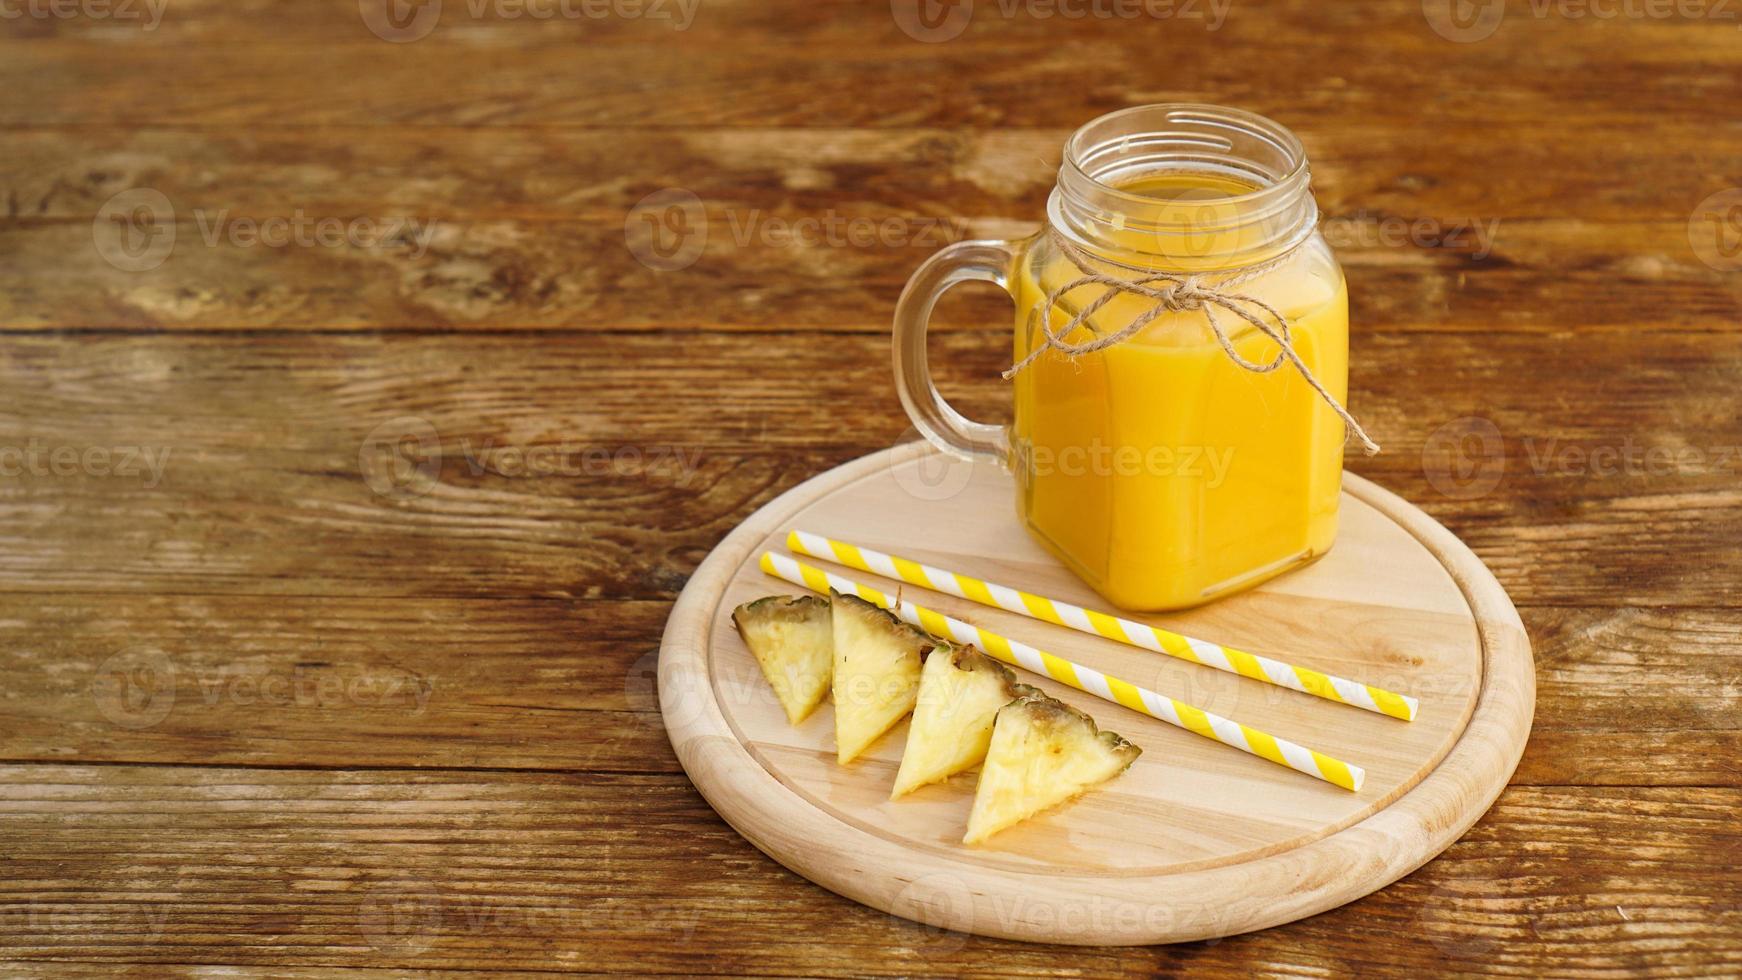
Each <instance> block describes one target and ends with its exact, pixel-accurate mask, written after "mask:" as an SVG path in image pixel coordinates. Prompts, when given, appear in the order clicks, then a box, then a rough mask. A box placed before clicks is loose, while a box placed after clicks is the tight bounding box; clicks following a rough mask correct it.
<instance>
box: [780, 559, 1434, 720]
mask: <svg viewBox="0 0 1742 980" xmlns="http://www.w3.org/2000/svg"><path fill="white" fill-rule="evenodd" d="M786 546H787V547H788V548H791V549H792V550H793V551H795V552H798V553H799V554H802V555H810V556H812V557H815V558H824V559H828V560H830V561H837V562H840V563H841V564H843V565H846V566H848V567H850V568H857V569H859V570H860V571H864V572H870V573H872V574H873V575H882V576H885V577H887V578H894V579H900V580H901V581H903V582H907V583H909V584H911V585H917V586H919V587H920V588H924V589H936V590H937V591H939V592H947V593H949V594H950V595H953V596H956V597H958V598H962V599H968V600H971V601H973V602H978V603H980V604H981V605H983V606H992V607H994V608H996V609H1003V610H1006V611H1008V612H1013V613H1018V614H1020V615H1023V616H1027V617H1029V618H1030V619H1039V620H1042V621H1044V622H1048V623H1056V624H1057V625H1059V626H1068V627H1070V628H1071V629H1074V630H1077V631H1079V632H1082V633H1091V634H1094V635H1095V636H1104V637H1106V638H1107V639H1109V640H1117V641H1119V642H1120V643H1128V644H1130V645H1132V646H1135V647H1142V648H1143V649H1145V650H1153V651H1155V652H1156V653H1165V654H1167V655H1168V656H1170V657H1178V658H1179V659H1181V660H1184V661H1187V662H1190V663H1194V664H1203V665H1204V666H1205V667H1214V668H1215V669H1217V670H1222V671H1227V672H1228V673H1230V674H1238V675H1240V676H1241V677H1250V678H1251V679H1253V680H1255V681H1261V682H1263V683H1265V684H1274V685H1276V686H1277V687H1286V688H1288V689H1289V690H1292V691H1300V692H1302V693H1304V694H1311V695H1314V696H1315V697H1321V698H1324V699H1326V700H1328V701H1337V702H1340V703H1342V704H1352V705H1354V706H1355V707H1357V708H1365V709H1367V710H1368V711H1373V712H1377V713H1379V714H1382V715H1390V716H1391V717H1393V718H1401V719H1403V720H1404V721H1414V720H1415V713H1416V709H1417V708H1418V707H1419V703H1418V702H1417V701H1416V699H1415V698H1412V697H1409V696H1408V695H1404V694H1396V693H1394V692H1391V691H1387V690H1386V689H1384V688H1382V687H1374V686H1372V685H1371V684H1362V683H1361V682H1359V681H1352V680H1349V679H1347V678H1343V677H1337V676H1335V675H1332V674H1322V673H1320V672H1318V671H1316V670H1310V669H1308V668H1306V667H1296V666H1295V665H1293V664H1290V663H1285V662H1283V661H1281V660H1273V659H1271V658H1270V657H1261V656H1259V655H1257V654H1255V653H1247V652H1245V651H1244V650H1236V649H1234V648H1233V647H1225V646H1222V645H1220V644H1217V643H1210V642H1208V641H1206V640H1199V639H1194V638H1192V637H1189V636H1183V635H1181V634H1179V633H1172V632H1169V631H1167V630H1164V629H1160V628H1158V627H1154V626H1148V625H1145V624H1143V623H1139V622H1135V621H1133V620H1129V619H1124V618H1122V617H1119V616H1113V615H1110V614H1108V613H1102V612H1095V611H1094V610H1093V609H1084V608H1082V607H1081V606H1073V605H1071V604H1070V603H1068V602H1061V601H1059V600H1057V599H1048V598H1046V597H1045V596H1038V595H1034V594H1033V593H1029V592H1023V591H1021V590H1020V589H1012V588H1009V587H1007V586H1003V585H995V584H993V583H991V582H982V581H981V580H979V579H977V578H971V577H969V576H967V575H963V574H961V573H959V572H951V571H946V570H944V569H941V568H933V567H932V566H930V565H922V564H920V563H919V562H916V561H910V560H908V559H906V558H898V557H895V556H893V555H886V554H884V553H883V552H881V551H873V550H872V549H870V548H865V547H860V546H857V545H851V544H847V543H846V542H844V541H836V540H834V539H833V538H825V537H823V536H822V535H820V534H811V533H809V532H808V531H793V532H792V533H790V534H788V535H787V536H786Z"/></svg>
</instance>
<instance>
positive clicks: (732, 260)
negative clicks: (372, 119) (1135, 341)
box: [0, 123, 1742, 333]
mask: <svg viewBox="0 0 1742 980" xmlns="http://www.w3.org/2000/svg"><path fill="white" fill-rule="evenodd" d="M1658 129H1659V130H1660V133H1659V138H1660V139H1661V140H1663V141H1665V142H1667V143H1669V144H1670V145H1678V146H1687V147H1689V148H1690V151H1689V153H1687V154H1686V155H1684V156H1681V157H1677V158H1676V159H1679V160H1685V161H1686V163H1685V164H1684V165H1681V166H1669V167H1655V168H1654V176H1653V179H1652V181H1651V182H1650V187H1651V190H1649V191H1640V190H1637V189H1635V187H1634V186H1633V185H1632V184H1630V183H1628V182H1626V181H1623V180H1618V179H1617V175H1623V174H1628V173H1637V172H1640V171H1641V170H1643V169H1645V168H1647V167H1649V166H1652V163H1651V161H1652V160H1653V159H1655V158H1656V155H1657V147H1656V146H1655V145H1654V146H1653V149H1652V150H1651V151H1650V154H1651V155H1648V152H1647V151H1646V150H1645V149H1643V148H1641V146H1640V145H1639V144H1638V143H1637V142H1636V141H1635V140H1633V139H1631V138H1630V136H1629V134H1627V133H1625V132H1623V131H1622V130H1621V129H1619V128H1618V127H1613V126H1607V127H1606V126H1601V125H1596V126H1586V127H1583V128H1580V129H1577V130H1571V131H1569V132H1568V133H1567V134H1566V141H1563V142H1557V143H1555V144H1554V145H1553V147H1550V146H1547V145H1545V144H1540V143H1536V142H1530V141H1525V142H1521V143H1519V144H1516V148H1513V149H1510V150H1506V151H1502V152H1501V153H1500V154H1499V155H1498V158H1497V159H1484V158H1493V157H1495V156H1496V154H1494V153H1493V152H1492V151H1491V150H1489V149H1488V148H1486V147H1483V148H1481V149H1477V148H1476V146H1475V144H1471V143H1469V142H1468V141H1464V140H1462V139H1459V138H1457V137H1456V136H1455V135H1446V136H1443V137H1439V138H1437V139H1413V138H1407V137H1406V136H1404V135H1403V134H1401V133H1399V132H1398V131H1396V130H1394V129H1387V128H1384V127H1379V126H1375V125H1373V124H1370V123H1369V124H1362V125H1356V126H1351V127H1347V128H1346V129H1345V128H1344V127H1341V126H1335V127H1322V128H1321V127H1319V126H1316V125H1315V126H1314V127H1313V128H1312V129H1308V130H1306V131H1305V132H1304V133H1303V137H1304V138H1305V139H1306V140H1307V141H1308V143H1309V145H1311V146H1312V147H1313V151H1314V153H1315V173H1316V174H1317V181H1318V193H1319V197H1320V200H1321V204H1322V206H1323V208H1324V209H1325V212H1326V222H1325V226H1324V230H1325V233H1326V235H1327V237H1328V238H1329V239H1330V240H1331V241H1332V242H1333V244H1334V245H1335V246H1336V247H1337V248H1338V251H1339V254H1340V256H1341V258H1342V260H1343V262H1344V264H1345V266H1346V267H1347V271H1348V274H1349V278H1350V285H1351V296H1352V302H1353V304H1354V305H1353V314H1354V318H1355V323H1356V324H1357V328H1359V326H1360V325H1364V324H1373V325H1381V326H1383V327H1384V328H1385V329H1387V330H1398V331H1429V330H1437V331H1469V330H1492V329H1504V330H1509V331H1539V332H1552V331H1554V330H1557V329H1561V328H1563V327H1564V325H1565V324H1567V323H1577V324H1580V325H1582V326H1584V327H1585V328H1587V329H1600V330H1604V331H1625V332H1629V333H1631V332H1635V331H1638V330H1672V329H1698V330H1733V329H1735V324H1736V323H1737V322H1738V321H1739V319H1742V318H1739V317H1738V315H1737V314H1738V311H1739V310H1742V288H1739V287H1738V286H1737V283H1736V279H1735V277H1734V276H1733V275H1728V274H1726V272H1727V270H1724V269H1719V268H1712V267H1710V266H1708V265H1706V264H1704V263H1703V262H1702V261H1701V260H1700V258H1699V255H1698V254H1697V253H1696V252H1695V251H1694V246H1693V243H1692V241H1691V240H1690V237H1689V224H1688V221H1689V216H1690V214H1691V213H1692V212H1693V210H1694V209H1695V207H1696V205H1697V204H1698V202H1699V201H1701V200H1702V199H1703V198H1704V197H1706V196H1707V195H1708V194H1711V193H1713V192H1715V191H1717V190H1719V189H1720V188H1722V187H1723V186H1724V182H1723V181H1722V180H1721V179H1714V177H1713V175H1712V174H1711V173H1710V172H1709V168H1708V167H1706V166H1705V165H1704V164H1703V163H1701V162H1699V161H1702V160H1703V159H1704V157H1703V156H1702V155H1701V154H1700V153H1698V152H1695V151H1694V150H1693V149H1692V148H1694V147H1704V146H1708V145H1710V141H1711V139H1712V132H1711V128H1710V127H1709V126H1705V125H1701V126H1697V127H1696V126H1686V125H1683V126H1679V127H1677V126H1659V127H1658ZM1063 138H1064V131H1062V130H1038V131H1018V132H1015V133H1007V132H985V131H970V132H966V133H963V132H951V131H947V130H935V129H920V130H895V131H888V132H874V131H867V130H841V129H831V130H824V131H820V132H811V131H802V132H799V133H796V134H795V133H793V132H791V131H782V130H770V129H758V130H746V131H735V130H724V129H714V130H707V131H702V132H699V133H698V132H692V131H688V130H685V131H678V132H673V131H660V132H645V131H633V130H612V131H583V132H567V133H555V134H547V133H543V132H535V131H520V130H514V131H507V132H503V133H496V132H480V131H476V130H467V129H452V128H446V129H438V130H433V131H426V130H421V129H411V128H404V127H401V128H397V129H393V130H389V131H388V132H387V133H385V134H383V135H382V136H381V137H380V138H376V139H371V140H366V141H358V140H356V139H355V138H354V135H353V133H352V132H351V131H349V130H345V129H321V130H314V131H312V132H305V131H291V132H284V131H277V132H269V133H265V134H260V133H256V132H247V133H233V132H228V131H217V132H213V131H203V130H197V131H182V130H171V131H161V130H160V131H145V132H140V131H137V130H134V129H127V130H117V129H113V128H110V129H96V130H84V129H80V130H77V131H73V132H68V131H65V130H48V131H27V132H24V133H21V134H17V135H16V136H15V137H14V139H16V145H17V146H18V150H17V152H16V153H15V154H13V155H12V156H11V157H10V158H9V159H8V160H7V162H6V163H5V164H4V165H3V166H4V167H5V172H4V176H3V177H0V196H3V197H4V198H5V200H6V208H7V216H6V218H5V219H3V220H0V246H3V247H7V248H9V249H10V250H12V251H14V252H15V253H16V258H15V261H13V262H9V263H7V264H6V266H5V267H4V268H0V325H5V326H8V327H14V328H37V329H40V328H45V327H57V326H65V325H78V326H120V327H164V328H175V329H199V330H222V329H231V328H250V329H259V328H263V327H271V328H294V329H310V330H334V331H354V330H361V329H379V328H406V327H411V328H429V327H441V328H452V327H464V328H467V329H492V330H523V329H543V328H557V327H560V328H574V329H602V328H607V327H609V328H614V329H624V328H644V329H686V330H687V329H694V328H697V327H706V328H729V329H748V330H760V329H768V328H770V327H771V326H782V327H792V326H804V327H806V328H808V329H825V330H831V331H834V330H840V331H854V332H875V331H882V330H886V329H887V325H888V321H889V315H890V311H891V309H892V308H893V305H894V302H895V297H896V296H897V295H898V294H899V292H900V289H901V286H902V284H903V283H904V282H905V280H906V278H907V276H908V275H909V273H911V271H912V270H913V269H914V267H916V266H917V265H918V264H919V262H920V261H921V260H923V258H924V257H925V256H926V255H928V254H930V253H931V252H933V251H935V250H936V249H937V248H939V247H941V246H942V245H944V244H946V243H948V242H951V241H957V240H961V239H962V238H966V237H1008V236H1022V235H1026V234H1028V233H1029V232H1030V231H1032V230H1033V229H1034V228H1035V227H1037V226H1038V223H1039V221H1040V219H1041V218H1042V216H1043V214H1044V211H1045V196H1046V194H1047V192H1048V190H1049V189H1050V186H1051V181H1052V174H1053V173H1054V171H1055V169H1056V166H1057V156H1058V152H1059V147H1060V144H1061V142H1062V140H1063ZM1569 144H1576V146H1577V152H1579V153H1582V154H1584V155H1586V156H1587V157H1588V158H1589V159H1590V165H1589V166H1588V167H1581V168H1574V169H1567V168H1556V167H1555V166H1554V159H1555V158H1558V157H1559V156H1560V155H1562V154H1564V153H1566V152H1569ZM1321 150H1322V151H1323V152H1322V153H1321ZM187 159H200V160H202V161H206V162H207V163H206V165H205V166H203V167H201V168H200V169H199V170H197V171H190V170H188V169H187V168H185V167H182V166H181V165H180V164H179V163H178V161H182V160H187ZM1484 166H1486V167H1490V168H1493V169H1495V170H1496V171H1497V172H1500V173H1502V174H1509V175H1512V176H1511V177H1509V178H1502V179H1498V182H1497V183H1482V184H1475V183H1472V182H1470V181H1468V180H1464V179H1460V175H1461V174H1467V173H1469V172H1471V171H1473V170H1476V169H1480V168H1482V167H1484ZM340 172H344V173H345V174H346V176H345V179H343V180H340V179H337V175H338V174H339V173H340ZM602 172H607V173H612V174H615V176H613V177H608V178H601V177H599V176H598V175H599V174H600V173H602ZM1398 173H1402V174H1405V175H1407V177H1406V178H1405V179H1397V180H1394V179H1393V178H1391V177H1390V176H1382V175H1391V174H1398ZM1542 173H1549V174H1564V175H1566V176H1561V177H1551V178H1547V179H1532V180H1525V179H1523V178H1522V177H1521V176H1520V175H1535V174H1542ZM664 189H679V190H684V191H688V192H690V193H693V194H695V195H697V198H698V203H697V204H696V208H697V209H698V210H697V211H696V212H695V218H694V224H693V225H688V226H686V227H689V228H691V229H693V231H691V232H690V233H689V237H686V239H685V240H686V241H694V242H696V243H697V247H698V248H699V249H700V251H699V253H697V254H696V255H695V257H694V263H693V264H691V265H687V266H684V267H682V268H679V269H672V268H671V267H670V266H668V265H664V264H661V263H660V262H658V261H657V260H653V261H652V264H649V262H646V261H642V260H643V259H648V258H650V256H649V254H648V253H647V252H646V251H645V250H643V251H640V252H637V251H636V247H639V246H640V245H641V239H640V238H639V237H636V238H634V239H633V240H632V239H631V238H630V237H629V236H628V233H627V232H626V224H627V225H628V226H629V227H638V226H637V225H636V222H635V221H634V220H633V217H632V216H633V215H634V214H635V213H636V212H635V209H636V208H637V206H638V205H639V203H640V202H641V201H643V200H644V199H645V198H646V197H647V196H648V195H650V194H655V193H658V192H660V191H662V190H664ZM153 191H155V192H158V193H160V194H161V195H163V196H162V197H161V198H154V199H152V200H153V201H154V202H156V203H153V204H152V205H151V206H152V208H153V209H154V210H153V211H152V216H153V220H154V221H156V222H160V223H161V225H160V227H158V228H157V229H156V230H155V231H149V233H150V234H156V235H165V234H167V231H165V229H168V228H171V227H173V229H174V232H175V238H174V245H173V248H171V249H170V250H169V251H167V252H166V253H164V254H163V255H161V256H155V253H153V254H154V257H156V258H161V260H162V264H161V265H159V266H156V267H155V268H149V269H145V268H140V267H136V266H135V265H133V264H132V262H131V260H130V259H127V258H126V257H125V256H124V254H122V253H120V252H118V251H117V249H118V248H119V245H120V238H119V236H121V235H123V234H126V235H129V236H133V238H134V241H135V243H143V242H145V241H147V239H144V238H140V237H138V236H141V235H144V234H146V233H147V231H129V230H124V229H122V228H120V227H119V226H113V227H111V226H110V225H102V224H101V222H97V226H96V227H94V226H93V222H94V219H97V218H98V217H99V215H100V214H102V213H107V212H105V211H104V210H103V209H105V207H108V206H109V202H110V201H111V200H116V199H117V198H116V195H118V194H124V193H125V194H130V195H134V196H137V195H139V194H142V193H149V192H153ZM844 192H846V193H847V195H848V196H846V197H845V198H844V197H843V193H844ZM132 199H133V198H120V200H132ZM1563 200H1577V201H1580V202H1582V203H1581V206H1580V208H1579V209H1577V211H1576V212H1575V213H1574V214H1572V215H1568V214H1567V210H1566V209H1565V208H1561V207H1558V206H1555V205H1552V204H1551V202H1558V201H1563ZM807 222H809V224H807ZM275 223H276V224H275ZM141 227H143V226H141ZM262 227H264V228H266V229H267V234H268V236H269V237H268V241H269V242H275V241H276V242H278V244H263V243H261V242H260V241H259V240H258V238H257V235H258V231H259V229H260V228H262ZM275 231H276V232H278V233H280V234H281V235H282V237H281V238H279V239H273V238H271V237H270V236H271V235H272V234H273V233H274V232H275ZM164 241H168V239H167V238H165V239H164ZM579 256H585V257H586V259H585V261H578V260H577V257H579ZM685 257H686V258H688V254H687V253H685ZM967 293H968V294H969V296H970V297H971V298H969V299H964V300H958V299H956V298H952V302H951V303H950V304H948V305H947V306H946V313H945V316H944V317H943V318H942V319H941V321H940V327H941V328H942V329H953V328H962V327H966V326H970V325H972V326H983V325H985V324H987V323H997V322H1001V321H1002V320H1003V319H1005V318H1007V317H1008V312H1007V311H1008V309H1009V306H1008V301H1007V300H1004V299H1003V298H1002V297H1001V296H999V295H997V294H996V292H995V291H993V290H991V289H978V290H972V291H967ZM1521 295H1522V296H1530V297H1531V302H1529V303H1520V302H1519V301H1518V297H1519V296H1521Z"/></svg>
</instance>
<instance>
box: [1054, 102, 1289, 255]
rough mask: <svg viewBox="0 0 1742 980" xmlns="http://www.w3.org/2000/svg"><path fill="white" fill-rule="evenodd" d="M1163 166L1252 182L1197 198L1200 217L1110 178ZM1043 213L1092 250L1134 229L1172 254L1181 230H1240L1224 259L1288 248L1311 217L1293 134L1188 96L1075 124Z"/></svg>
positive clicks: (1183, 232) (1254, 115)
mask: <svg viewBox="0 0 1742 980" xmlns="http://www.w3.org/2000/svg"><path fill="white" fill-rule="evenodd" d="M1168 171H1174V172H1197V173H1211V174H1219V175H1224V176H1232V177H1235V178H1237V179H1239V180H1242V181H1246V182H1250V183H1253V184H1255V185H1256V186H1254V187H1253V188H1252V189H1251V190H1250V191H1243V192H1240V193H1232V194H1215V195H1212V196H1209V197H1205V198H1203V199H1202V200H1201V201H1200V202H1199V204H1201V205H1202V206H1207V207H1210V208H1212V209H1213V210H1212V211H1211V212H1210V216H1209V218H1207V219H1206V218H1205V217H1204V212H1203V211H1202V209H1201V208H1199V209H1196V210H1193V211H1192V212H1191V213H1190V217H1189V218H1182V214H1183V213H1185V212H1183V211H1182V209H1181V208H1180V207H1179V204H1178V202H1176V201H1169V200H1166V199H1164V198H1161V197H1157V196H1155V195H1151V194H1145V193H1142V192H1139V191H1133V190H1128V189H1126V188H1124V187H1122V186H1120V184H1119V182H1117V180H1116V179H1115V177H1116V175H1136V174H1147V173H1158V172H1168ZM1048 210H1049V211H1050V212H1051V214H1052V216H1053V219H1054V224H1055V226H1056V227H1059V229H1060V230H1061V231H1063V232H1065V233H1066V234H1067V235H1069V236H1070V237H1071V238H1073V239H1076V240H1078V242H1079V243H1080V244H1084V245H1088V246H1090V247H1092V248H1095V250H1096V251H1098V252H1105V251H1106V249H1107V247H1108V246H1110V245H1111V241H1112V239H1113V238H1116V237H1119V233H1121V232H1129V231H1133V230H1139V231H1147V232H1150V233H1152V234H1153V235H1155V236H1156V237H1155V242H1156V248H1155V249H1154V251H1153V252H1150V253H1149V254H1152V255H1168V254H1170V253H1173V252H1175V251H1176V249H1175V248H1174V247H1172V246H1173V245H1174V244H1176V243H1177V241H1178V240H1180V239H1181V238H1182V236H1188V235H1201V234H1202V233H1204V232H1205V231H1218V230H1230V229H1242V230H1245V232H1246V233H1245V234H1244V235H1243V236H1242V237H1241V238H1240V239H1238V240H1239V241H1241V242H1242V243H1243V244H1242V245H1241V246H1240V247H1239V248H1238V250H1237V252H1238V253H1239V254H1230V255H1227V256H1224V257H1225V258H1228V259H1231V260H1232V259H1237V258H1240V257H1241V254H1244V253H1251V254H1262V253H1264V252H1267V251H1274V250H1276V249H1279V248H1288V247H1292V246H1293V245H1294V244H1298V243H1299V242H1301V241H1304V240H1305V239H1306V237H1308V236H1310V235H1311V234H1312V232H1313V229H1314V228H1315V227H1316V225H1317V221H1318V206H1317V204H1316V203H1315V202H1314V201H1313V198H1312V193H1311V170H1310V165H1309V164H1308V161H1307V155H1306V149H1305V147H1304V145H1303V144H1302V143H1301V141H1300V138H1299V137H1297V136H1296V135H1295V134H1294V133H1293V132H1291V131H1290V130H1289V129H1288V128H1287V127H1285V126H1283V125H1282V124H1280V123H1278V122H1276V121H1274V120H1272V119H1269V118H1267V117H1265V116H1261V115H1259V114H1257V113H1254V112H1248V111H1246V110H1243V109H1234V108H1229V107H1227V106H1216V105H1209V104H1205V103H1192V102H1168V103H1156V104H1152V105H1139V106H1129V107H1127V108H1124V109H1119V110H1116V111H1114V112H1110V113H1106V114H1104V115H1101V116H1098V117H1096V118H1094V119H1092V120H1090V121H1089V122H1087V123H1084V124H1083V125H1082V126H1080V127H1078V128H1077V130H1076V131H1075V132H1073V133H1072V134H1071V136H1070V138H1069V139H1067V140H1066V141H1065V146H1064V160H1063V163H1062V164H1061V165H1060V168H1059V177H1058V186H1057V187H1056V188H1055V190H1054V192H1053V195H1052V200H1051V201H1050V202H1049V208H1048ZM1229 240H1230V241H1234V240H1235V239H1229ZM1097 246H1099V247H1097ZM1124 248H1126V249H1128V248H1129V244H1128V242H1127V244H1126V245H1125V246H1124ZM1121 250H1123V249H1121ZM1146 251H1147V250H1146ZM1193 257H1194V258H1210V257H1211V256H1206V255H1202V254H1194V255H1193Z"/></svg>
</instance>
